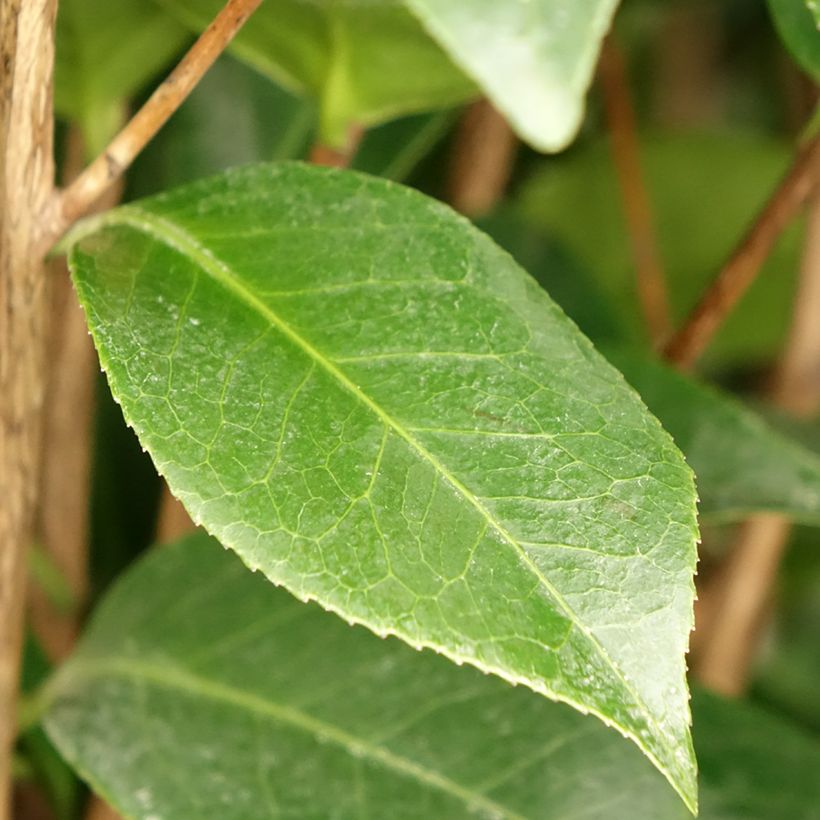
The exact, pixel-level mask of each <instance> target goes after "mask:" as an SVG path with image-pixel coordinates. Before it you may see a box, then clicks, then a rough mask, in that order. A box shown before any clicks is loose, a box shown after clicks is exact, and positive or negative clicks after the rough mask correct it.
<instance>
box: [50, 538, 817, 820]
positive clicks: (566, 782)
mask: <svg viewBox="0 0 820 820" xmlns="http://www.w3.org/2000/svg"><path fill="white" fill-rule="evenodd" d="M48 698H49V700H50V708H49V710H48V712H47V720H46V724H47V728H48V730H49V733H50V734H51V736H52V737H53V738H54V739H55V741H56V742H57V743H58V745H59V748H60V749H61V751H62V752H63V754H65V756H66V757H67V759H68V760H69V761H70V762H71V763H72V764H73V765H74V766H76V767H77V769H78V770H79V771H81V772H82V773H83V775H84V776H85V777H86V778H87V779H88V780H89V781H90V782H91V783H92V784H93V786H94V787H95V788H96V789H97V790H99V791H100V792H101V793H103V794H104V795H106V797H107V798H108V800H109V801H110V802H111V803H112V804H113V805H114V806H116V807H117V808H118V809H119V810H120V811H121V812H122V813H123V814H125V815H126V816H129V817H134V818H139V820H148V818H149V817H152V816H153V817H162V818H163V820H188V818H193V817H196V818H202V820H207V818H219V819H220V820H239V819H240V818H242V820H259V818H263V817H331V816H332V817H337V818H348V817H350V818H363V817H385V818H387V817H389V818H405V817H406V818H418V817H429V818H445V817H446V818H461V817H469V816H477V817H495V818H533V820H541V819H542V818H570V817H571V818H576V817H583V818H587V820H632V819H633V818H652V820H684V818H685V817H687V816H688V813H687V811H686V809H685V808H684V806H683V805H682V804H681V803H680V801H679V800H678V799H677V797H676V796H675V795H674V793H673V792H672V790H671V789H670V788H669V787H668V785H667V784H666V783H665V782H664V780H663V778H662V777H660V775H658V773H657V772H655V771H654V770H653V769H652V767H651V766H650V765H649V764H648V763H647V761H646V760H645V759H643V758H642V756H641V755H640V753H639V752H638V750H637V749H635V748H634V747H631V746H630V745H629V744H626V743H625V742H624V741H623V740H622V739H621V738H619V737H618V736H617V735H616V734H615V733H614V732H610V731H608V730H607V729H605V728H604V727H603V726H601V725H600V724H599V723H598V722H597V721H595V720H593V719H591V718H589V717H583V716H582V715H579V714H577V713H576V712H574V711H572V710H571V709H568V708H566V707H564V706H561V705H557V704H552V703H550V702H548V701H546V700H545V699H543V698H540V697H538V696H537V695H535V694H533V693H532V692H528V691H527V690H525V689H522V688H516V689H514V688H512V687H510V686H508V685H507V684H505V683H503V682H502V681H499V680H496V679H493V678H491V677H486V676H483V675H481V674H480V673H478V672H476V671H474V670H471V669H467V668H462V669H458V668H456V667H455V666H453V665H452V664H449V663H447V662H446V661H445V660H444V659H442V658H439V657H436V656H435V655H433V654H431V653H420V654H419V653H415V652H413V651H412V650H410V649H409V648H408V647H406V646H403V645H401V644H400V643H399V642H397V641H394V640H387V641H379V640H378V639H377V638H375V637H373V636H372V635H369V634H368V633H366V632H365V631H364V630H361V629H351V628H349V627H346V626H345V625H344V624H342V623H341V622H340V621H338V620H337V619H334V618H332V617H330V616H329V615H327V614H326V613H323V612H321V611H320V610H319V609H318V608H317V607H315V606H304V605H302V604H300V603H299V602H297V601H295V600H294V599H293V598H291V597H290V596H289V595H287V594H285V593H284V592H283V591H281V590H275V589H272V588H271V587H270V585H268V584H266V583H265V582H264V581H263V579H261V578H259V577H258V576H253V575H251V574H250V573H247V572H246V571H244V569H243V568H242V566H241V565H240V563H239V561H237V560H236V559H235V558H234V557H233V556H231V555H230V554H228V553H225V552H224V551H223V550H221V549H220V548H219V547H218V545H217V544H215V543H214V542H213V541H211V540H210V539H208V538H206V537H204V536H201V535H200V536H194V537H193V538H191V539H188V540H187V541H185V542H182V543H180V544H177V545H174V546H172V547H168V548H164V549H163V550H161V551H158V552H156V553H154V554H152V555H151V556H149V557H148V558H147V559H146V560H144V561H142V562H141V563H140V565H139V566H138V567H136V568H135V569H134V570H133V571H132V572H131V573H129V575H128V576H127V577H126V578H125V579H124V580H123V581H122V582H120V584H119V585H118V586H117V587H116V589H115V590H114V591H113V592H112V593H111V594H110V595H109V597H108V599H107V600H106V601H105V602H104V604H103V606H102V607H101V609H100V610H99V611H98V613H97V614H96V616H95V618H94V621H93V623H92V626H91V629H90V632H89V634H88V635H87V636H86V638H85V639H84V641H83V643H82V645H81V647H80V648H79V650H78V652H77V653H76V655H75V656H74V657H73V658H72V659H71V660H70V661H69V662H68V664H67V666H66V667H65V668H64V669H63V670H62V671H61V672H60V674H59V676H58V678H57V679H56V681H55V683H54V684H53V685H52V686H51V687H50V689H49V690H48ZM694 711H695V738H696V743H697V748H698V754H699V756H700V757H701V759H702V760H703V762H704V765H703V766H702V774H701V813H700V817H701V818H703V820H729V818H733V819H734V820H737V819H738V818H743V820H764V818H765V820H782V818H784V817H790V818H791V817H794V818H796V817H810V816H812V815H811V813H812V811H813V810H814V808H816V806H817V804H818V798H820V786H818V780H817V777H816V772H817V770H818V766H820V749H818V746H817V744H816V742H813V741H811V740H810V739H808V738H807V737H804V736H803V735H801V734H800V733H799V732H798V731H795V730H794V729H792V728H791V727H790V726H788V725H786V724H783V723H780V722H778V721H777V720H776V719H774V718H772V717H770V716H768V715H766V714H764V713H762V712H760V711H759V710H754V709H750V708H749V707H746V706H743V705H742V704H738V703H730V702H724V701H722V700H720V699H718V698H715V697H708V696H704V695H696V697H695V700H694ZM761 737H765V738H766V740H767V742H766V743H765V744H763V745H761V744H760V738H761ZM183 784H184V785H183Z"/></svg>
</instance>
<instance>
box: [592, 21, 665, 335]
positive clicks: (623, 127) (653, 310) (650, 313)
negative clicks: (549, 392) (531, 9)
mask: <svg viewBox="0 0 820 820" xmlns="http://www.w3.org/2000/svg"><path fill="white" fill-rule="evenodd" d="M598 79H599V82H600V84H601V90H602V92H603V100H604V108H605V109H606V117H607V123H608V126H609V135H610V140H611V143H612V156H613V160H614V163H615V171H616V173H617V175H618V184H619V186H620V189H621V198H622V200H623V206H624V213H625V215H626V222H627V225H628V228H629V239H630V243H631V245H632V258H633V261H634V263H635V270H636V273H637V282H638V298H639V300H640V303H641V308H642V310H643V315H644V318H645V320H646V324H647V327H648V329H649V335H650V338H651V340H652V343H653V345H655V346H659V345H660V344H661V343H662V342H663V341H664V340H665V339H666V338H667V336H668V335H669V331H670V329H671V325H670V319H669V297H668V295H667V289H666V277H665V276H664V272H663V263H662V261H661V255H660V251H659V249H658V242H657V238H656V236H655V230H654V226H653V224H652V209H651V207H650V201H649V194H648V192H647V188H646V183H645V182H644V178H643V173H642V171H641V163H640V150H639V145H638V133H637V131H638V129H637V125H636V121H635V109H634V106H633V104H632V96H631V94H630V91H629V82H628V78H627V71H626V64H625V61H624V57H623V54H622V53H621V50H620V49H619V48H618V46H617V45H616V43H615V42H614V40H613V39H612V36H611V35H610V36H609V37H608V38H607V39H606V40H605V41H604V47H603V50H602V51H601V59H600V61H599V63H598Z"/></svg>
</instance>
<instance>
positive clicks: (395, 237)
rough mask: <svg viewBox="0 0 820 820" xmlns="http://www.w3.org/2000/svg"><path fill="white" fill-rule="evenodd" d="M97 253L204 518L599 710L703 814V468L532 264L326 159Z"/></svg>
mask: <svg viewBox="0 0 820 820" xmlns="http://www.w3.org/2000/svg"><path fill="white" fill-rule="evenodd" d="M74 240H76V244H75V245H74V247H73V249H72V251H71V255H70V264H71V268H72V271H73V275H74V280H75V283H76V286H77V289H78V292H79V296H80V300H81V302H82V304H83V305H84V306H85V308H86V311H87V315H88V320H89V324H90V327H91V330H92V333H93V335H94V337H95V341H96V344H97V348H98V350H99V352H100V358H101V361H102V364H103V367H104V368H105V369H106V371H107V373H108V377H109V381H110V385H111V390H112V392H113V394H114V395H115V396H116V397H117V399H118V400H119V401H120V402H121V403H122V406H123V410H124V412H125V415H126V418H127V419H128V421H129V423H130V424H131V425H132V426H133V427H134V429H135V430H136V432H137V434H138V436H139V437H140V440H141V442H142V444H143V446H145V447H146V448H147V449H148V451H149V452H150V453H151V455H152V456H153V458H154V461H155V463H156V465H157V468H158V469H159V471H160V472H161V473H162V474H163V475H164V476H165V477H166V478H167V480H168V482H169V484H170V486H171V488H172V490H173V491H174V492H175V494H177V495H178V496H179V497H180V499H181V500H182V501H183V503H184V504H185V506H186V507H187V509H188V511H189V512H190V513H191V515H192V517H193V519H194V520H195V521H197V522H201V523H202V524H203V525H204V526H205V527H206V528H207V529H208V530H209V531H210V532H211V533H213V534H214V535H216V536H217V537H218V538H219V539H220V540H221V541H222V542H223V543H224V544H225V545H226V546H230V547H232V548H233V549H235V550H236V551H237V552H238V553H239V554H240V555H241V556H242V557H243V559H244V560H245V561H246V563H247V564H248V565H249V566H251V567H252V568H254V569H261V570H262V571H263V572H264V573H265V574H266V575H267V576H268V577H269V578H270V579H271V580H273V581H274V582H276V583H278V584H283V585H285V586H286V587H287V588H288V589H290V590H291V591H292V592H293V593H294V594H296V595H297V596H298V597H301V598H305V599H316V600H318V601H319V602H320V603H322V605H323V606H325V607H327V608H328V609H332V610H333V611H335V612H337V613H339V614H340V615H342V616H344V617H345V618H346V619H348V620H349V621H352V622H357V623H363V624H366V625H367V626H368V627H370V628H371V629H372V630H373V631H375V632H377V633H379V634H382V635H384V634H396V635H399V636H400V637H402V638H403V639H404V640H406V641H407V642H409V643H411V644H413V645H416V646H427V647H432V648H435V649H436V650H438V651H440V652H442V653H444V654H446V655H447V656H448V657H450V658H451V659H453V660H456V661H459V662H462V661H463V662H468V663H472V664H475V665H476V666H478V667H480V668H481V669H484V670H486V671H489V672H493V673H496V674H498V675H501V676H502V677H505V678H507V679H508V680H511V681H517V682H521V683H525V684H527V685H528V686H531V687H532V688H534V689H536V690H538V691H540V692H543V693H544V694H547V695H549V696H550V697H553V698H556V699H559V700H564V701H566V702H568V703H572V704H574V705H576V706H578V707H579V708H581V709H584V710H589V711H592V712H594V713H596V714H598V715H599V716H600V717H601V718H602V719H604V720H605V721H607V722H609V723H612V724H613V725H615V726H617V727H618V728H619V729H620V730H621V731H622V732H624V733H625V734H627V735H628V736H630V737H632V738H633V739H634V740H635V741H636V742H637V743H638V744H639V745H640V746H641V748H642V749H643V750H644V751H645V752H646V753H647V754H648V755H649V756H650V757H651V758H652V759H653V760H654V761H655V762H656V763H657V765H658V766H659V767H660V768H661V770H662V771H664V773H666V774H667V776H668V777H669V778H670V779H671V781H672V782H673V784H674V785H675V786H676V788H678V789H679V790H680V791H681V793H682V794H683V796H684V797H685V798H686V799H687V800H688V801H689V802H690V803H693V802H694V793H695V766H694V760H693V757H692V754H691V746H690V741H689V731H688V719H689V715H688V705H687V693H686V686H685V682H684V663H683V661H684V658H683V656H684V651H685V648H686V645H687V640H688V633H689V629H690V625H691V614H692V572H693V568H694V563H695V549H694V539H695V535H696V525H695V510H694V488H693V484H692V476H691V472H690V471H689V469H688V468H687V467H686V465H685V464H684V462H683V459H682V457H681V455H680V453H679V452H678V451H677V449H676V448H675V447H674V445H673V444H672V441H671V439H670V438H669V437H668V436H667V434H666V433H664V432H663V430H662V429H661V427H660V425H659V424H658V423H657V422H656V421H655V419H654V418H653V417H652V416H650V414H649V413H647V412H646V409H645V408H644V406H643V405H642V404H641V403H640V401H639V400H638V397H637V396H636V395H635V394H634V392H633V391H632V390H630V389H629V388H628V387H627V386H626V385H625V383H624V382H623V380H622V378H621V376H620V374H618V373H617V371H615V370H614V369H613V368H611V367H610V366H609V365H608V364H607V363H606V362H605V360H604V359H603V358H602V357H600V356H599V355H598V354H597V353H596V352H595V351H594V349H593V348H592V346H591V345H590V344H589V342H588V341H587V340H586V339H585V338H584V337H583V336H582V335H581V334H580V333H579V332H578V330H577V329H576V328H575V326H574V325H573V324H572V323H571V322H570V321H569V320H568V319H567V318H566V317H565V316H564V315H563V313H561V311H560V310H559V309H558V308H557V307H556V306H555V305H554V304H553V303H552V302H551V301H550V300H549V298H548V297H547V296H546V295H545V294H544V293H543V291H541V290H540V289H539V288H538V287H537V285H536V284H535V282H534V281H533V280H532V279H530V278H529V277H528V276H527V275H526V274H525V273H524V272H523V271H522V270H521V269H520V268H519V267H518V266H517V265H516V264H515V263H514V262H513V261H512V259H510V257H509V256H507V255H506V254H505V253H504V252H503V251H501V250H500V249H499V248H498V247H497V246H496V245H494V244H493V243H492V242H491V241H490V240H489V239H488V238H487V237H486V236H484V235H483V234H481V233H480V232H478V231H476V230H475V229H474V228H473V227H472V226H471V225H470V224H469V222H467V221H466V220H464V219H463V218H461V217H459V216H458V215H456V214H455V213H453V212H452V211H451V210H450V209H449V208H447V207H446V206H443V205H441V204H440V203H438V202H435V201H434V200H431V199H428V198H427V197H424V196H422V195H421V194H418V193H416V192H414V191H412V190H410V189H407V188H402V187H400V186H397V185H394V184H391V183H388V182H385V181H383V180H378V179H374V178H369V177H366V176H363V175H360V174H356V173H352V172H339V171H330V170H328V169H322V168H316V167H311V166H305V165H300V164H283V165H279V166H276V165H272V166H270V165H269V166H264V165H260V166H255V167H248V168H244V169H239V170H237V171H235V172H229V173H227V174H224V175H222V176H220V177H215V178H212V179H209V180H205V181H203V182H201V183H198V184H194V185H191V186H188V187H185V188H181V189H179V190H177V191H175V192H172V193H169V194H166V195H162V196H158V197H156V198H154V199H150V200H144V201H142V202H140V203H138V204H135V205H131V206H128V207H124V208H119V209H117V210H115V211H112V212H110V213H108V214H106V215H104V216H102V217H98V218H95V219H92V220H90V221H88V222H86V223H85V224H84V225H83V226H82V227H80V228H79V230H78V233H77V234H75V236H74Z"/></svg>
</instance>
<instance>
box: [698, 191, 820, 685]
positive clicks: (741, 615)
mask: <svg viewBox="0 0 820 820" xmlns="http://www.w3.org/2000/svg"><path fill="white" fill-rule="evenodd" d="M818 316H820V197H817V196H815V198H814V201H813V202H812V207H811V209H810V211H809V219H808V226H807V231H806V244H805V250H804V254H803V261H802V264H801V269H800V282H799V284H798V288H797V292H796V294H795V298H794V317H793V320H792V326H791V331H790V334H789V342H788V344H787V346H786V350H785V351H784V354H783V358H782V360H781V362H780V365H779V366H778V368H777V372H776V374H775V377H774V379H773V382H772V388H771V390H770V395H771V399H772V401H773V403H775V404H777V405H778V406H780V407H781V408H783V409H784V410H787V411H790V412H792V413H793V414H795V415H798V416H811V415H812V414H813V413H814V412H816V410H817V409H818V407H820V321H818ZM790 533H791V523H790V522H789V521H788V520H787V519H785V518H783V517H782V516H778V515H757V516H753V517H752V518H750V519H748V520H747V521H746V522H744V524H743V526H742V527H741V528H740V530H739V532H738V535H737V538H736V539H735V543H734V544H733V546H732V550H731V552H730V553H729V556H728V558H727V559H726V563H725V565H724V566H723V567H722V568H721V570H720V571H719V572H718V574H717V575H716V576H715V578H714V579H712V581H711V583H710V584H709V586H708V587H707V588H706V589H705V590H704V591H703V595H702V596H701V597H702V598H703V600H704V602H706V603H707V605H708V611H707V612H706V613H705V614H706V615H707V616H708V625H707V626H706V629H705V631H704V637H703V639H702V640H701V647H700V649H699V653H698V657H697V658H696V659H695V661H696V662H695V664H694V670H695V673H696V675H697V677H698V678H699V679H700V681H701V682H702V683H704V684H705V685H706V686H709V687H711V688H712V689H715V690H717V691H719V692H722V693H723V694H727V695H739V694H741V693H742V692H743V690H744V689H745V688H746V684H747V681H748V678H749V672H750V667H751V664H752V661H753V659H754V655H755V650H756V649H757V646H758V644H759V639H760V632H761V628H762V626H763V624H764V623H765V620H766V612H767V610H768V608H769V605H770V601H771V597H772V588H773V586H774V581H775V579H776V577H777V569H778V567H779V565H780V561H781V558H782V556H783V552H784V550H785V548H786V545H787V543H788V540H789V535H790Z"/></svg>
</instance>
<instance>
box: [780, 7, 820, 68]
mask: <svg viewBox="0 0 820 820" xmlns="http://www.w3.org/2000/svg"><path fill="white" fill-rule="evenodd" d="M769 11H770V12H771V15H772V20H773V21H774V26H775V28H776V29H777V33H778V34H779V35H780V39H781V40H783V43H784V44H785V46H786V48H787V49H788V50H789V52H790V53H791V55H792V57H794V59H795V60H796V61H797V62H798V63H799V64H800V66H801V67H802V68H803V69H804V70H805V71H807V72H808V73H809V74H810V75H811V76H812V77H813V78H814V79H815V80H820V6H818V4H817V2H816V0H769Z"/></svg>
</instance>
